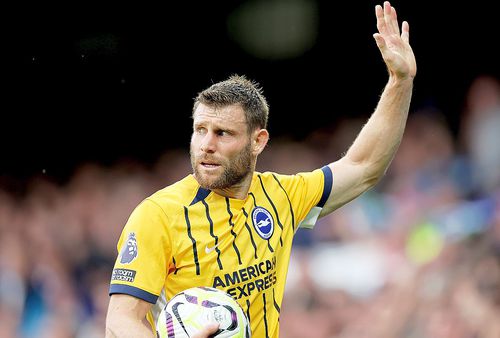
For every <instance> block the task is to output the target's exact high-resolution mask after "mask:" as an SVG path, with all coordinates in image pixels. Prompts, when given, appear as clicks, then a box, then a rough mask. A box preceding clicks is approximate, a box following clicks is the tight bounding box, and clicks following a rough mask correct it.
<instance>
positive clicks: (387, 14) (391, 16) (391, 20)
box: [384, 1, 399, 35]
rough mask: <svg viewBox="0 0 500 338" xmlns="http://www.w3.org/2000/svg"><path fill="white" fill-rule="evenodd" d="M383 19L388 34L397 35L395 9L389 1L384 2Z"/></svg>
mask: <svg viewBox="0 0 500 338" xmlns="http://www.w3.org/2000/svg"><path fill="white" fill-rule="evenodd" d="M384 21H385V25H386V27H387V32H388V33H389V34H397V35H399V27H398V19H397V14H396V9H395V8H394V7H392V6H391V3H390V2H389V1H386V2H384Z"/></svg>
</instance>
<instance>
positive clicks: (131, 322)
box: [106, 316, 155, 338]
mask: <svg viewBox="0 0 500 338" xmlns="http://www.w3.org/2000/svg"><path fill="white" fill-rule="evenodd" d="M137 337H141V338H143V337H144V338H148V337H149V338H155V335H154V334H153V331H152V329H151V326H150V325H149V323H148V322H147V321H146V320H144V321H142V322H141V321H137V320H136V319H135V318H130V317H125V316H122V317H120V318H119V322H118V321H113V320H108V322H107V323H106V338H137Z"/></svg>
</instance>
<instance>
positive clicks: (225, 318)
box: [156, 287, 251, 338]
mask: <svg viewBox="0 0 500 338" xmlns="http://www.w3.org/2000/svg"><path fill="white" fill-rule="evenodd" d="M215 322H217V323H219V330H218V331H217V332H216V333H215V334H214V335H212V336H211V337H217V338H225V337H237V338H239V337H241V338H248V337H251V331H250V324H249V322H248V318H247V317H246V315H245V312H244V311H243V308H242V307H241V306H240V305H239V304H238V302H237V301H235V300H234V299H233V297H231V296H230V295H229V294H227V293H226V292H224V291H222V290H219V289H216V288H211V287H193V288H190V289H186V290H184V291H182V292H179V293H178V294H176V295H175V296H174V297H172V298H171V299H170V300H169V301H168V302H167V304H166V305H165V307H164V308H163V309H162V311H161V312H160V315H159V316H158V320H157V322H156V330H157V336H158V337H159V338H179V337H180V338H189V337H192V336H193V335H194V334H195V333H196V332H198V331H199V330H201V328H202V327H203V326H205V325H206V324H209V323H215Z"/></svg>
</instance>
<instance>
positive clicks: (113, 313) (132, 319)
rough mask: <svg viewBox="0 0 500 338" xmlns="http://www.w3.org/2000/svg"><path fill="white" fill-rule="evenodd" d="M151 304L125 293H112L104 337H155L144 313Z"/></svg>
mask: <svg viewBox="0 0 500 338" xmlns="http://www.w3.org/2000/svg"><path fill="white" fill-rule="evenodd" d="M151 306H152V304H151V303H148V302H146V301H144V300H142V299H139V298H135V297H133V296H129V295H125V294H114V295H112V296H111V298H110V300H109V306H108V313H107V317H106V336H105V337H106V338H127V337H131V338H132V337H151V338H155V334H154V333H153V329H152V328H151V325H150V324H149V322H148V321H147V320H146V313H147V312H148V311H149V309H150V308H151Z"/></svg>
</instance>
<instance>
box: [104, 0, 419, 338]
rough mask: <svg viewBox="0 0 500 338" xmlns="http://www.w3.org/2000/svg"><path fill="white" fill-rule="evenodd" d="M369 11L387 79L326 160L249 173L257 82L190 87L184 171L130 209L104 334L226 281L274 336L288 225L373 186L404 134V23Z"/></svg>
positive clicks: (119, 332) (256, 148)
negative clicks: (304, 167) (291, 169)
mask: <svg viewBox="0 0 500 338" xmlns="http://www.w3.org/2000/svg"><path fill="white" fill-rule="evenodd" d="M375 12H376V18H377V29H378V32H376V33H375V34H374V35H373V36H374V39H375V41H376V44H377V46H378V48H379V50H380V52H381V55H382V58H383V60H384V62H385V64H386V66H387V70H388V73H389V75H388V77H389V79H388V82H387V84H386V86H385V88H384V91H383V93H382V95H381V97H380V100H379V102H378V105H377V107H376V109H375V111H374V112H373V114H372V116H371V117H370V119H369V120H368V121H367V123H366V124H365V125H364V127H363V128H362V129H361V131H360V133H359V134H358V136H357V137H356V139H355V140H354V142H353V144H352V145H351V147H350V148H349V150H348V151H347V153H346V154H345V156H343V157H342V158H340V159H339V160H337V161H335V162H332V163H329V164H326V163H325V166H323V167H322V168H318V169H316V170H313V171H311V172H302V173H298V174H296V175H283V174H278V173H273V172H256V171H255V167H256V161H257V157H258V155H259V154H260V153H261V152H262V151H263V150H264V148H265V146H266V144H267V141H268V139H269V134H268V131H267V130H266V125H267V119H268V105H267V102H266V99H265V98H264V96H263V94H262V90H261V88H260V87H259V85H258V84H257V83H256V82H253V81H251V80H249V79H247V78H246V77H244V76H237V75H233V76H231V77H230V78H229V79H227V80H224V81H222V82H219V83H215V84H213V85H212V86H210V87H209V88H207V89H205V90H203V91H201V92H200V93H199V94H198V96H197V97H196V99H195V102H194V107H193V113H192V117H193V134H192V137H191V145H190V154H191V164H192V167H193V173H192V174H189V175H188V176H186V177H185V178H183V179H181V180H180V181H178V182H176V183H174V184H172V185H170V186H167V187H166V188H164V189H162V190H159V191H157V192H156V193H154V194H152V195H151V196H149V197H147V198H145V199H144V200H143V201H142V202H141V203H140V204H139V205H138V206H137V207H136V208H135V210H134V211H133V212H132V214H131V215H130V218H129V219H128V221H127V223H126V225H125V227H124V229H123V232H122V234H121V236H120V239H119V241H118V245H117V246H118V250H119V254H118V257H117V260H116V263H115V266H114V269H113V273H112V277H111V285H110V290H109V293H110V295H111V296H110V302H109V308H108V314H107V320H106V337H154V336H155V324H154V323H155V320H156V317H157V315H158V313H159V311H160V310H161V308H162V307H163V305H164V304H165V302H166V301H167V300H168V299H169V298H171V297H172V296H173V295H175V294H176V293H178V292H180V291H181V290H184V289H186V288H189V287H193V286H212V287H216V288H219V289H222V290H225V291H226V292H228V293H229V294H231V295H232V296H233V297H234V298H235V299H236V300H237V301H238V302H239V303H240V304H241V306H242V307H243V309H244V310H245V312H246V314H247V316H248V318H249V320H250V323H251V330H252V335H253V336H255V337H278V335H279V320H278V319H279V315H280V306H281V302H282V299H283V293H284V289H285V280H286V275H287V269H288V263H289V258H290V251H291V245H292V239H293V236H294V234H295V233H296V231H297V229H298V228H299V227H312V226H313V225H314V224H315V222H316V221H317V219H318V217H322V216H324V215H327V214H329V213H331V212H332V211H334V210H335V209H337V208H339V207H340V206H342V205H344V204H345V203H347V202H349V201H351V200H352V199H354V198H356V197H357V196H359V195H360V194H362V193H363V192H365V191H366V190H368V189H370V188H371V187H373V186H374V185H375V184H376V183H377V182H378V181H379V179H380V178H381V177H382V176H383V175H384V173H385V172H386V170H387V167H388V166H389V164H390V162H391V160H392V158H393V157H394V154H395V152H396V150H397V148H398V146H399V144H400V141H401V138H402V135H403V131H404V128H405V124H406V119H407V115H408V110H409V106H410V101H411V95H412V90H413V89H412V88H413V79H414V77H415V75H416V62H415V57H414V54H413V51H412V48H411V47H410V44H409V26H408V23H407V22H403V23H402V26H401V31H400V29H399V25H398V20H397V16H396V10H395V9H394V8H393V7H392V6H391V4H390V3H389V2H387V1H386V2H384V4H383V6H380V5H377V6H376V7H375ZM214 330H215V328H214ZM208 331H209V330H205V333H200V336H201V337H203V336H206V335H207V334H208V333H207V332H208Z"/></svg>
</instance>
